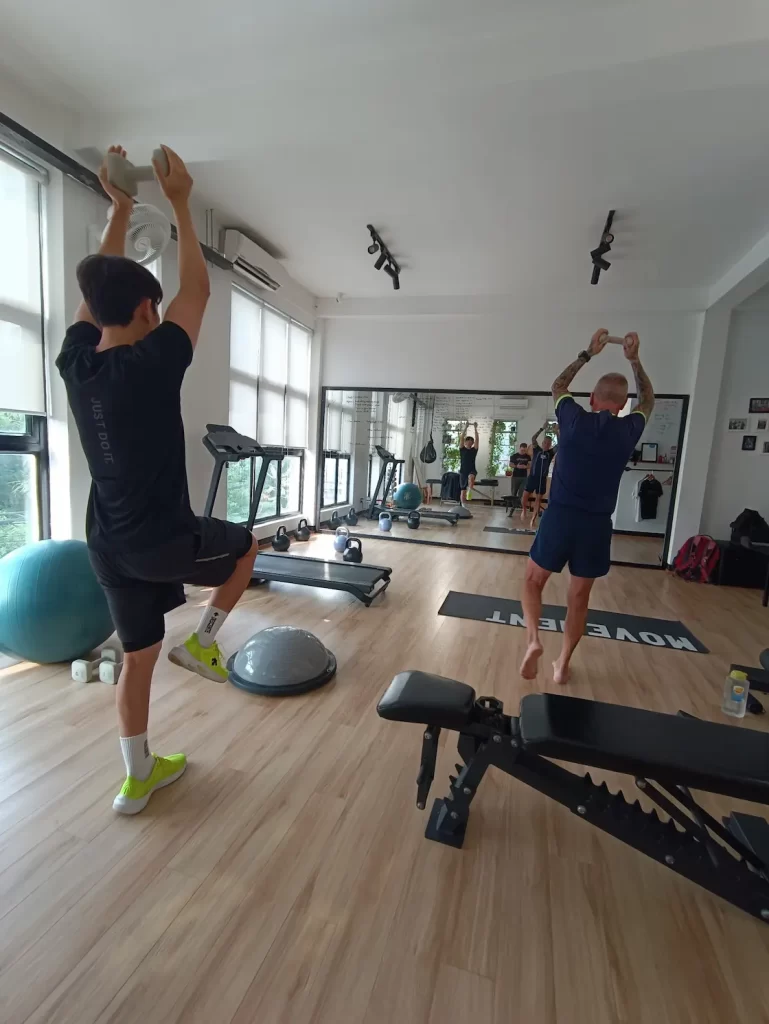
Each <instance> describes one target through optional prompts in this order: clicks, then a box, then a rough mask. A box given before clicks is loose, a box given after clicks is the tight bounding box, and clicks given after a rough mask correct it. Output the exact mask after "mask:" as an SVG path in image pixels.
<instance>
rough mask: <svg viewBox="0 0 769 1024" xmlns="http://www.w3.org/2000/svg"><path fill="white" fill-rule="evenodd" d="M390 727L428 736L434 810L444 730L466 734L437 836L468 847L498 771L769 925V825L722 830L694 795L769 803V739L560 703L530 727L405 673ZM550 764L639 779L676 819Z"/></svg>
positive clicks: (485, 700)
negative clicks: (481, 791) (474, 812)
mask: <svg viewBox="0 0 769 1024" xmlns="http://www.w3.org/2000/svg"><path fill="white" fill-rule="evenodd" d="M377 711H378V712H379V715H380V716H381V717H382V718H385V719H388V720H390V721H394V722H414V723H418V724H420V725H423V726H426V727H427V728H426V729H425V731H424V734H423V738H422V760H421V764H420V767H419V774H418V776H417V807H419V808H420V810H424V808H425V806H426V804H427V797H428V794H429V792H430V785H431V783H432V781H433V777H434V774H435V760H436V755H437V752H438V740H439V737H440V733H441V729H451V730H454V731H455V732H458V733H459V741H458V746H457V749H458V752H459V759H460V761H461V762H462V764H457V765H456V772H457V774H456V776H453V775H452V776H450V780H451V786H450V789H449V794H448V796H446V797H444V798H442V799H439V800H436V801H435V802H434V803H433V807H432V811H431V813H430V818H429V821H428V823H427V830H426V832H425V835H426V836H427V838H428V839H433V840H435V841H436V842H439V843H445V844H447V845H449V846H455V847H461V846H462V843H463V841H464V838H465V832H466V829H467V821H468V818H469V814H470V805H471V803H472V800H473V797H474V796H475V794H476V792H477V791H478V786H479V785H480V783H481V781H482V779H483V776H484V774H485V773H486V769H487V768H489V767H490V766H492V765H493V766H494V767H496V768H499V769H501V770H502V771H503V772H506V773H507V774H508V775H512V776H513V777H514V778H516V779H518V780H519V781H521V782H525V783H526V784H527V785H529V786H532V787H533V788H534V789H537V790H539V792H540V793H544V795H545V796H549V797H550V798H551V799H553V800H557V801H558V803H561V804H563V805H564V806H565V807H568V808H569V810H571V811H573V812H574V813H575V814H577V815H579V816H580V817H581V818H584V819H585V821H588V822H590V824H591V825H595V826H596V828H600V829H602V831H604V832H608V833H609V834H610V835H613V836H614V837H615V838H617V839H620V840H621V841H622V842H623V843H627V845H628V846H632V847H634V848H635V849H636V850H640V852H641V853H645V854H646V855H647V857H651V858H652V859H653V860H656V861H658V862H659V863H660V864H662V865H664V866H665V867H668V868H670V869H671V870H673V871H676V872H677V873H678V874H680V875H683V876H684V877H685V878H688V879H690V880H691V881H693V882H696V883H697V884H698V885H701V886H702V887H703V888H705V889H708V890H709V891H710V892H712V893H715V894H716V895H717V896H721V897H722V899H725V900H727V901H728V902H729V903H732V904H734V906H736V907H740V908H741V909H742V910H745V911H747V913H749V914H752V915H753V916H754V917H758V918H760V919H761V920H763V921H767V922H769V824H767V822H766V821H765V820H764V819H763V818H759V817H756V816H754V815H751V814H742V813H739V814H738V813H734V812H733V813H732V814H731V815H729V817H728V818H724V819H722V821H717V820H716V819H715V818H714V817H712V816H711V815H710V814H708V813H707V811H705V810H704V809H703V808H702V807H700V805H699V804H698V803H697V802H696V800H695V799H694V797H693V796H692V794H691V792H690V789H700V790H703V791H706V792H710V793H719V794H722V795H726V796H732V797H736V798H738V799H740V800H752V801H755V802H756V803H762V804H768V803H769V736H767V735H765V734H764V733H760V732H756V731H752V730H749V729H740V728H736V727H735V726H731V725H718V724H715V723H712V722H705V721H701V720H700V719H697V718H693V717H692V716H689V715H684V714H682V713H681V712H679V714H678V715H664V714H659V713H657V712H654V711H642V710H638V709H635V708H626V707H621V706H619V705H616V704H603V703H599V702H598V701H591V700H583V699H581V698H577V697H565V696H560V695H556V694H551V693H532V694H528V695H527V696H526V697H524V698H523V700H522V701H521V708H520V716H519V717H518V718H514V717H512V716H510V715H506V714H505V713H504V710H503V707H502V702H501V701H499V700H496V699H495V698H493V697H479V698H476V694H475V690H473V688H472V687H471V686H468V685H467V684H466V683H460V682H457V681H456V680H453V679H444V678H443V677H441V676H435V675H429V674H428V673H425V672H402V673H401V674H400V675H397V676H396V677H395V679H393V681H392V683H391V684H390V686H389V688H388V689H387V691H386V693H385V694H384V696H383V697H382V699H381V700H380V701H379V704H378V706H377ZM550 758H556V759H558V760H559V761H569V762H573V763H577V764H580V765H588V766H591V767H594V768H602V769H607V770H609V771H614V772H620V773H622V774H626V775H631V776H632V777H633V778H634V779H635V784H636V786H637V787H638V789H640V790H641V791H642V792H643V793H644V794H645V795H646V796H647V797H648V798H649V799H650V800H651V801H653V803H655V804H656V805H657V807H659V808H660V809H661V810H662V811H663V812H664V814H665V815H666V820H663V819H661V818H660V816H659V815H658V814H657V812H656V810H651V811H645V810H644V809H643V808H642V807H641V804H640V801H638V800H635V801H634V802H632V803H630V802H628V800H627V799H626V798H625V796H624V794H623V793H622V791H619V792H617V793H611V792H610V791H609V788H608V786H607V785H606V783H605V782H602V783H601V784H600V785H599V784H596V783H595V782H593V780H592V779H591V777H590V774H589V773H588V774H586V775H584V776H583V775H577V774H576V773H574V772H571V771H568V770H567V769H565V768H562V767H561V766H560V765H557V764H554V763H553V762H552V761H551V760H549V759H550Z"/></svg>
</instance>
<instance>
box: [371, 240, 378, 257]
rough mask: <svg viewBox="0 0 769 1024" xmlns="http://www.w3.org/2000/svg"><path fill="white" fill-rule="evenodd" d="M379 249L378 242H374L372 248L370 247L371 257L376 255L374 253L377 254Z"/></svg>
mask: <svg viewBox="0 0 769 1024" xmlns="http://www.w3.org/2000/svg"><path fill="white" fill-rule="evenodd" d="M378 249H379V246H378V245H377V243H376V242H372V243H371V245H370V246H369V247H368V251H369V253H370V255H371V256H373V255H374V253H375V252H376V251H377V250H378Z"/></svg>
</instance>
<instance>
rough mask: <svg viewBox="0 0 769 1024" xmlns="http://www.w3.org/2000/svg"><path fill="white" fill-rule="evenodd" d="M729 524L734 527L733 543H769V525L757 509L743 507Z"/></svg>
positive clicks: (748, 544) (747, 545)
mask: <svg viewBox="0 0 769 1024" xmlns="http://www.w3.org/2000/svg"><path fill="white" fill-rule="evenodd" d="M729 525H730V526H731V528H732V544H743V545H744V546H746V547H749V546H750V544H769V525H767V522H766V520H765V519H764V517H763V516H762V515H761V514H760V513H759V512H756V511H755V509H752V508H745V509H743V510H742V512H740V514H739V515H738V516H737V518H736V519H735V520H734V522H733V523H729ZM743 538H745V539H743Z"/></svg>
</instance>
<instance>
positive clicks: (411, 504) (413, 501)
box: [393, 484, 422, 509]
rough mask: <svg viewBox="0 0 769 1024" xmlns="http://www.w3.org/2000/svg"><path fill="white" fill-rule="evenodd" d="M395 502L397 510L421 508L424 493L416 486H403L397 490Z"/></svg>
mask: <svg viewBox="0 0 769 1024" xmlns="http://www.w3.org/2000/svg"><path fill="white" fill-rule="evenodd" d="M393 501H394V502H395V505H396V507H397V508H410V509H414V508H419V506H420V505H421V504H422V492H421V490H420V489H419V488H418V487H417V485H416V484H401V485H400V487H397V488H396V489H395V494H393Z"/></svg>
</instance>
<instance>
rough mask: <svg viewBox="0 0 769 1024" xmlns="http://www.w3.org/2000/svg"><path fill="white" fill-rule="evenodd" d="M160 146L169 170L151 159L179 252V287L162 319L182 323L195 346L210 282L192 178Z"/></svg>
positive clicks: (178, 157) (166, 148)
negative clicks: (192, 205) (171, 217)
mask: <svg viewBox="0 0 769 1024" xmlns="http://www.w3.org/2000/svg"><path fill="white" fill-rule="evenodd" d="M163 149H164V150H165V154H166V156H167V157H168V174H164V173H163V170H162V168H161V167H160V166H159V165H158V164H157V163H156V162H154V161H153V165H154V168H155V175H156V176H157V179H158V182H159V183H160V187H161V188H162V189H163V192H164V194H165V196H166V198H167V199H168V201H169V202H170V203H171V206H172V207H173V211H174V217H175V219H176V231H177V235H178V253H179V291H178V292H177V293H176V296H175V298H173V299H172V300H171V302H170V303H169V304H168V309H167V311H166V314H165V316H164V317H163V319H164V320H170V321H171V322H172V323H175V324H178V325H179V326H180V327H182V328H183V329H184V330H185V331H186V332H187V334H188V335H189V338H190V341H191V342H192V347H193V348H194V347H195V345H197V342H198V335H199V334H200V325H201V323H202V321H203V314H204V313H205V311H206V305H207V304H208V296H209V294H210V292H211V286H210V284H209V280H208V268H207V267H206V261H205V258H204V256H203V250H202V249H201V248H200V242H199V241H198V236H197V234H196V232H195V225H194V224H193V222H192V215H191V214H190V207H189V199H190V192H191V191H192V178H191V177H190V174H189V171H188V170H187V168H186V167H185V166H184V161H183V160H182V159H181V157H180V156H178V154H176V153H174V151H173V150H172V149H169V148H168V146H163Z"/></svg>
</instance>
